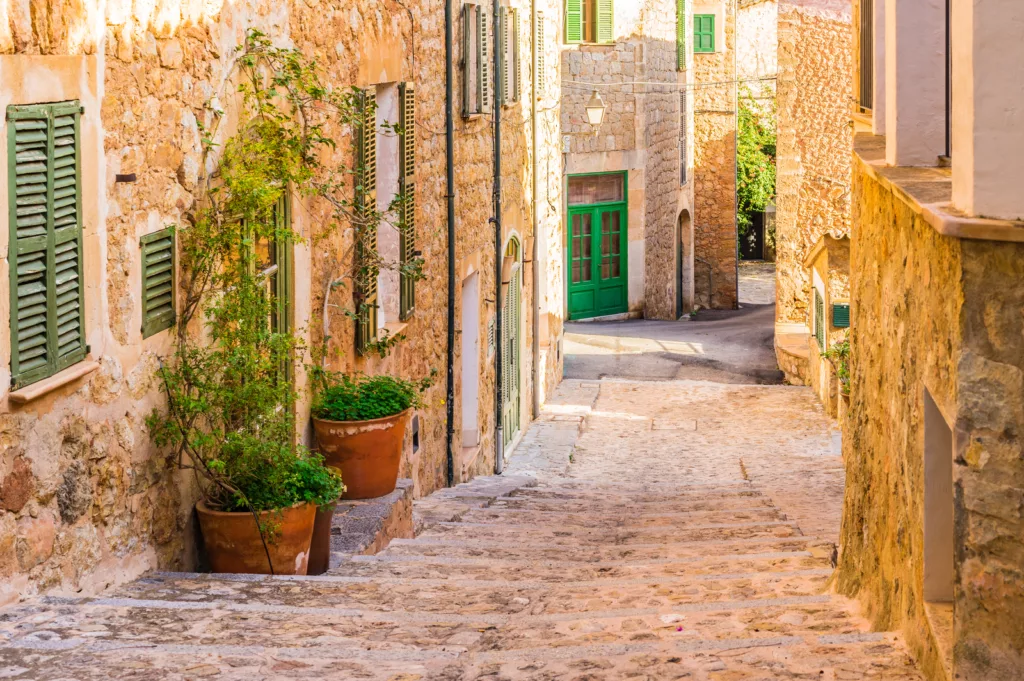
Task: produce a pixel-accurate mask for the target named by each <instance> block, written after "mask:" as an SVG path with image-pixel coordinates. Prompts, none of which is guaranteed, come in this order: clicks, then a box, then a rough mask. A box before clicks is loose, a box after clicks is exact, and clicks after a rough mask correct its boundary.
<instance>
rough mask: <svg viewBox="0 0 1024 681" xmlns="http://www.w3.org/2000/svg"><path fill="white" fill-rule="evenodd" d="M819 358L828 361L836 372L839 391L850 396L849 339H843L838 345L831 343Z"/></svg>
mask: <svg viewBox="0 0 1024 681" xmlns="http://www.w3.org/2000/svg"><path fill="white" fill-rule="evenodd" d="M821 356H822V357H824V358H825V359H827V360H829V361H830V362H831V363H832V366H833V367H835V370H836V378H838V379H839V389H840V390H841V391H842V393H843V394H844V395H849V394H850V339H849V338H844V339H843V340H841V341H839V342H838V343H833V344H832V347H830V348H829V349H828V350H826V351H825V352H823V353H821Z"/></svg>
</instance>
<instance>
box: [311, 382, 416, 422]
mask: <svg viewBox="0 0 1024 681" xmlns="http://www.w3.org/2000/svg"><path fill="white" fill-rule="evenodd" d="M325 383H326V386H325V387H324V388H323V389H322V390H321V391H320V393H319V394H318V395H317V397H316V401H315V402H314V404H313V416H315V417H316V418H318V419H323V420H325V421H369V420H371V419H379V418H384V417H385V416H393V415H395V414H398V413H400V412H403V411H405V410H406V409H408V408H409V407H420V406H423V402H422V399H421V398H420V393H422V392H423V391H424V390H425V389H426V388H427V387H428V386H429V385H430V379H424V380H422V381H407V380H405V379H404V378H396V377H394V376H362V375H360V376H340V377H335V378H333V379H329V380H327V381H325Z"/></svg>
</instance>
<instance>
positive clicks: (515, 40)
mask: <svg viewBox="0 0 1024 681" xmlns="http://www.w3.org/2000/svg"><path fill="white" fill-rule="evenodd" d="M521 30H522V27H521V26H520V23H519V10H517V9H514V10H512V69H513V72H514V74H515V75H514V77H513V79H512V101H513V102H518V101H519V100H520V99H522V97H523V60H522V57H521V55H520V43H521V42H522V41H521V40H520V37H521V36H522V33H520V31H521Z"/></svg>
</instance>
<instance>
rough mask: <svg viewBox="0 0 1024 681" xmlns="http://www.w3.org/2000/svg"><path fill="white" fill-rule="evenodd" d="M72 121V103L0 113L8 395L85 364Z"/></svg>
mask: <svg viewBox="0 0 1024 681" xmlns="http://www.w3.org/2000/svg"><path fill="white" fill-rule="evenodd" d="M80 115H81V105H80V104H79V103H78V102H77V101H75V102H62V103H59V104H45V105H36V106H12V107H9V108H8V110H7V118H8V121H9V124H8V178H9V192H10V194H9V196H10V201H9V203H10V252H9V259H10V277H11V374H12V384H13V386H14V387H15V388H18V387H22V386H25V385H28V384H30V383H33V382H35V381H38V380H40V379H42V378H45V377H47V376H51V375H53V374H55V373H57V372H58V371H61V370H62V369H65V368H67V367H69V366H71V365H72V364H75V363H77V362H79V361H81V360H82V359H84V358H85V352H86V348H85V329H84V320H83V310H84V307H85V305H84V290H83V286H82V276H81V273H82V218H81V215H82V206H81V202H82V197H81V184H80V177H81V161H80V158H79V139H80V137H79V117H80Z"/></svg>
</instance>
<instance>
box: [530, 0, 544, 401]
mask: <svg viewBox="0 0 1024 681" xmlns="http://www.w3.org/2000/svg"><path fill="white" fill-rule="evenodd" d="M530 15H531V16H532V17H533V22H532V24H531V25H532V27H533V38H532V39H531V40H530V44H531V45H533V49H532V50H531V51H530V58H531V59H533V68H532V69H531V70H530V73H532V74H533V88H532V94H533V96H532V97H531V98H530V120H531V121H533V254H532V256H531V257H532V258H533V347H532V351H533V418H534V419H536V418H538V417H539V416H540V390H539V389H538V386H539V385H540V378H541V366H540V315H541V308H542V304H541V299H540V279H541V271H540V175H539V170H540V159H538V158H537V150H538V149H539V148H540V122H539V121H538V120H537V98H538V97H540V92H539V91H538V90H537V82H538V81H539V79H538V78H537V64H538V63H539V60H538V58H537V50H543V49H544V46H543V45H538V44H537V35H538V34H539V33H540V32H539V31H538V30H537V29H538V26H537V22H539V21H540V20H541V19H540V17H539V16H537V0H532V1H531V2H530Z"/></svg>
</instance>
